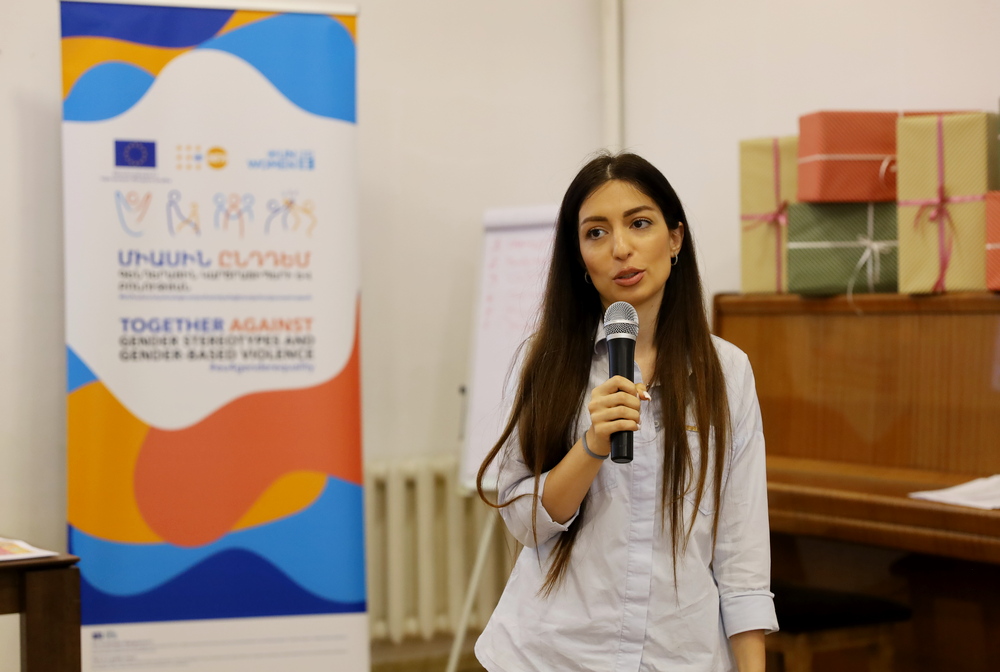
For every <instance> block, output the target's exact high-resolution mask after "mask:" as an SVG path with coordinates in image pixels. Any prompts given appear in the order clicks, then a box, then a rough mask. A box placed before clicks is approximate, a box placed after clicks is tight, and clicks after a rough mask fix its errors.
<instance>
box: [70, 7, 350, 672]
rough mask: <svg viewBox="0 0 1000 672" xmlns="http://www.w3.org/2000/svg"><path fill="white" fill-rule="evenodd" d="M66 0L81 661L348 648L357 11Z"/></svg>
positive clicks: (210, 668) (276, 657) (185, 666)
mask: <svg viewBox="0 0 1000 672" xmlns="http://www.w3.org/2000/svg"><path fill="white" fill-rule="evenodd" d="M61 8H62V57H63V119H64V121H63V159H64V162H63V165H64V189H65V228H66V232H65V235H66V331H67V357H68V369H69V375H68V434H69V436H68V454H69V466H68V482H69V494H68V499H69V505H68V509H69V511H68V517H69V548H70V551H71V552H72V553H74V554H75V555H78V556H79V557H80V565H79V566H80V573H81V601H82V614H83V626H84V627H83V633H82V634H83V652H82V653H83V667H84V670H91V671H93V672H99V671H101V670H116V671H122V670H126V671H128V670H149V669H157V670H185V671H186V672H201V671H204V672H215V671H218V670H240V671H241V672H242V671H255V670H268V671H269V672H270V671H272V670H275V669H295V670H306V671H308V670H347V671H350V670H367V669H368V664H369V660H368V659H369V656H368V647H369V644H368V631H367V627H368V626H367V615H366V605H365V600H366V594H365V564H364V530H363V512H362V499H363V497H362V473H361V470H362V467H361V465H362V460H361V408H360V375H359V351H358V325H359V311H360V306H359V292H360V287H359V278H360V269H359V231H358V205H357V202H358V185H357V170H356V158H355V155H356V141H357V129H356V124H355V109H356V105H355V59H356V53H357V50H356V32H355V17H354V12H353V10H345V11H344V12H343V13H338V14H327V15H321V14H299V13H282V12H260V11H240V10H233V9H205V8H190V7H180V6H141V5H128V4H120V3H114V4H99V3H83V2H62V4H61Z"/></svg>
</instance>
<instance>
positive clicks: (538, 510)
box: [498, 437, 579, 548]
mask: <svg viewBox="0 0 1000 672" xmlns="http://www.w3.org/2000/svg"><path fill="white" fill-rule="evenodd" d="M504 453H505V456H506V458H507V459H505V460H503V462H502V463H501V465H500V478H499V483H498V485H499V487H498V503H499V504H501V508H500V515H501V516H502V517H503V520H504V523H505V524H506V525H507V529H508V530H510V533H511V534H512V535H513V536H514V538H515V539H517V540H518V541H519V542H521V543H522V544H524V545H525V546H527V547H529V548H534V547H535V546H536V541H537V545H538V546H541V545H542V544H544V543H545V542H546V541H548V540H550V539H552V538H553V537H554V536H556V535H557V534H559V533H560V532H565V531H566V530H568V529H569V526H570V525H571V524H572V523H573V521H574V520H575V519H576V516H577V514H573V517H572V518H570V519H569V520H567V521H566V522H565V523H557V522H556V521H554V520H552V517H551V516H550V515H549V512H548V511H546V510H545V507H544V506H542V493H544V492H545V480H546V478H548V475H549V474H548V472H545V473H544V474H542V475H541V477H540V478H539V480H538V506H537V507H533V506H532V503H533V502H534V497H535V479H534V476H533V475H532V473H531V470H529V469H528V467H527V465H526V464H525V463H524V460H523V459H521V451H520V448H519V447H518V444H517V441H516V440H515V439H514V438H513V437H511V440H510V441H509V442H508V444H507V445H506V446H505V447H504ZM508 502H509V504H508ZM504 504H506V506H503V505H504ZM532 508H534V509H535V529H534V531H533V530H532V525H531V515H532ZM577 513H579V511H578V512H577Z"/></svg>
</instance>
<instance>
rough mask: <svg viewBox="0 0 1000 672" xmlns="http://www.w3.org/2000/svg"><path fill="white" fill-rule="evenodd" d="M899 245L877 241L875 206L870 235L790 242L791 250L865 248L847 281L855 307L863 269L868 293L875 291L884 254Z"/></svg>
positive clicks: (870, 212)
mask: <svg viewBox="0 0 1000 672" xmlns="http://www.w3.org/2000/svg"><path fill="white" fill-rule="evenodd" d="M898 245H899V242H898V241H895V240H875V204H874V203H869V204H868V235H867V236H858V238H857V240H837V241H809V242H799V241H789V243H788V249H789V250H834V249H843V248H847V247H863V248H865V251H864V252H863V253H862V254H861V258H860V259H858V263H857V264H855V266H854V270H853V271H852V272H851V277H850V279H849V280H848V281H847V301H848V303H850V304H851V305H852V306H854V283H855V282H856V281H857V279H858V274H859V273H860V272H861V269H862V268H866V267H867V268H866V274H867V277H868V291H869V292H874V291H875V283H877V282H879V281H880V280H881V279H882V253H883V252H888V251H889V250H891V249H892V248H894V247H897V246H898ZM854 309H855V311H857V313H858V314H859V315H860V314H861V311H860V310H858V308H857V307H856V306H855V308H854Z"/></svg>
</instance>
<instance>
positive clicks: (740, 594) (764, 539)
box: [713, 353, 778, 637]
mask: <svg viewBox="0 0 1000 672" xmlns="http://www.w3.org/2000/svg"><path fill="white" fill-rule="evenodd" d="M739 354H740V357H741V361H740V366H734V367H733V370H734V373H735V374H736V375H735V376H734V378H735V380H731V381H729V385H730V386H731V390H730V391H731V394H730V396H729V402H730V406H731V408H732V410H733V411H734V412H733V413H732V418H733V427H732V436H733V447H732V459H731V462H730V464H729V465H728V467H727V473H728V478H727V479H726V483H725V485H724V488H723V493H722V507H721V509H720V511H719V529H718V536H717V538H716V542H715V556H714V561H713V571H714V574H715V579H716V582H717V583H718V586H719V596H720V600H721V609H722V621H723V625H724V626H725V629H726V635H727V636H729V637H732V636H733V635H735V634H738V633H740V632H746V631H749V630H765V631H767V632H774V631H776V630H777V629H778V619H777V617H776V616H775V613H774V595H773V594H772V593H771V590H770V588H771V545H770V543H771V542H770V535H769V527H768V519H767V470H766V463H765V457H764V430H763V425H762V422H761V417H760V404H759V402H758V401H757V391H756V387H755V385H754V378H753V371H752V370H751V368H750V362H749V361H748V360H747V359H746V355H744V354H743V353H739Z"/></svg>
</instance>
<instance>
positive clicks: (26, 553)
mask: <svg viewBox="0 0 1000 672" xmlns="http://www.w3.org/2000/svg"><path fill="white" fill-rule="evenodd" d="M53 555H59V554H58V553H56V552H55V551H46V550H45V549H42V548H35V547H34V546H32V545H31V544H28V543H25V542H23V541H21V540H20V539H7V538H5V537H0V562H3V561H4V560H30V559H31V558H48V557H51V556H53Z"/></svg>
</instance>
